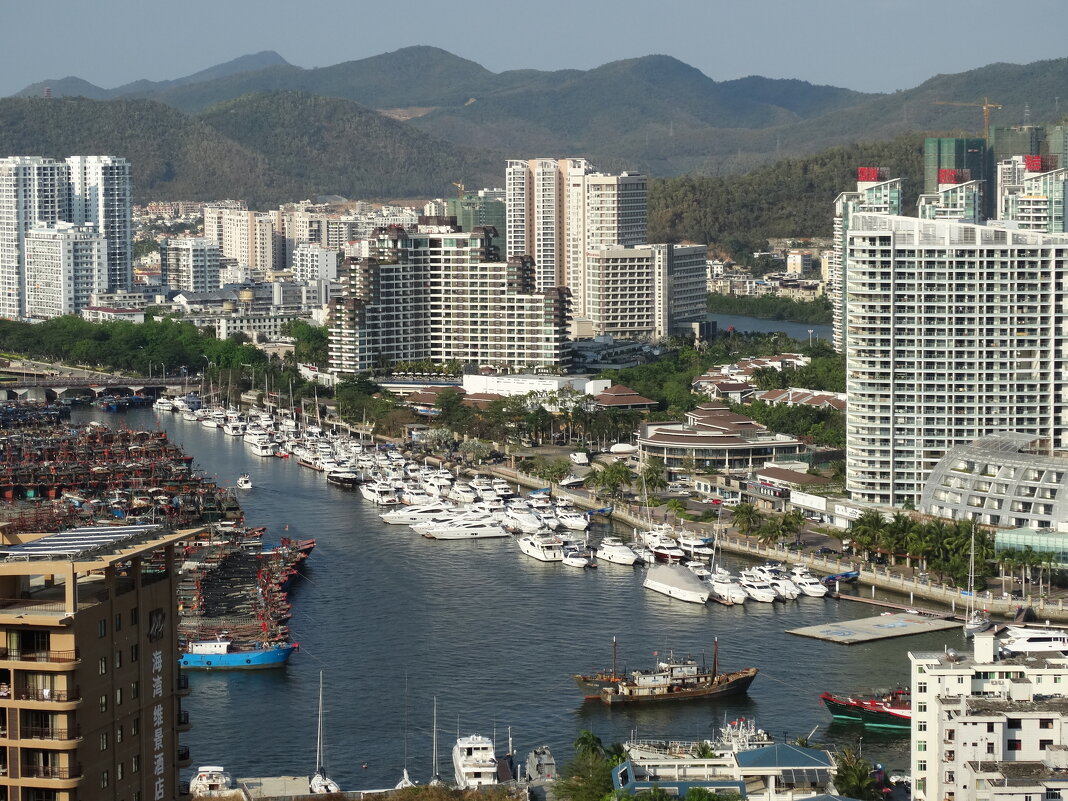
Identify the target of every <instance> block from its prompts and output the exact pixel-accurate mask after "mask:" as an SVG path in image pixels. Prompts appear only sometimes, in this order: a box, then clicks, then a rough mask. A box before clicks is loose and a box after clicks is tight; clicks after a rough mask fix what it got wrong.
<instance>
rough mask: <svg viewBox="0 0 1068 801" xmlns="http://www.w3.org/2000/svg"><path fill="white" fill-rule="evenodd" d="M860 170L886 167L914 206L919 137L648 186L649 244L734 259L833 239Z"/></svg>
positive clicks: (917, 187)
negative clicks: (707, 249)
mask: <svg viewBox="0 0 1068 801" xmlns="http://www.w3.org/2000/svg"><path fill="white" fill-rule="evenodd" d="M857 167H885V168H887V172H888V174H889V177H891V178H902V179H904V188H903V194H904V197H905V199H906V202H907V203H909V204H912V206H914V205H915V201H916V196H917V195H918V194H919V193H920V192H921V191H922V190H923V137H922V136H921V135H918V134H914V135H909V136H901V137H899V138H897V139H894V140H892V141H889V142H873V143H869V144H863V145H850V146H848V147H836V148H833V149H831V150H827V151H825V152H823V153H819V154H817V155H814V156H809V157H807V158H791V159H785V160H783V161H780V162H778V163H776V164H773V165H771V166H769V167H762V168H760V169H757V170H754V171H752V172H750V173H747V174H745V175H732V176H726V177H722V178H707V177H702V176H694V175H686V176H680V177H678V178H664V179H661V180H657V181H652V182H650V184H649V237H650V241H652V242H678V241H682V240H686V241H691V242H698V243H701V244H709V245H717V246H719V247H720V248H721V249H722V250H723V251H724V252H726V253H730V254H737V253H741V252H746V251H749V252H751V251H753V250H763V249H764V244H765V243H764V240H766V239H768V238H770V237H775V238H777V237H815V236H824V237H825V236H830V234H831V225H832V218H833V215H834V208H833V204H834V199H835V198H836V197H837V196H838V195H839V193H841V192H846V191H851V190H853V189H855V188H856V181H857V178H856V174H857V173H856V170H857ZM904 211H905V213H908V212H909V211H910V209H909V208H908V207H906V209H904Z"/></svg>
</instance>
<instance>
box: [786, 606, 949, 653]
mask: <svg viewBox="0 0 1068 801" xmlns="http://www.w3.org/2000/svg"><path fill="white" fill-rule="evenodd" d="M960 625H961V624H960V623H959V622H957V621H956V620H951V619H949V618H948V617H945V616H943V617H931V616H929V615H924V614H920V613H919V612H898V613H896V614H886V615H879V616H878V617H866V618H859V619H857V620H850V621H849V622H848V623H842V622H838V623H821V624H820V625H817V626H802V627H801V628H797V629H787V630H786V633H787V634H796V635H798V636H799V637H812V638H814V639H817V640H826V641H827V642H834V643H838V644H839V645H856V644H857V643H866V642H871V641H872V640H888V639H891V638H893V637H908V636H910V635H912V634H927V633H930V632H932V631H943V630H945V629H956V628H960Z"/></svg>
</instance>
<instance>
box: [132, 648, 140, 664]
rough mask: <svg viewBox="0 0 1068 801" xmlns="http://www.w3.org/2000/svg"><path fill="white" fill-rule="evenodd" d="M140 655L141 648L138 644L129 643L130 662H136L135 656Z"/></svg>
mask: <svg viewBox="0 0 1068 801" xmlns="http://www.w3.org/2000/svg"><path fill="white" fill-rule="evenodd" d="M140 655H141V650H140V649H139V648H138V646H137V645H131V646H130V661H131V662H136V661H137V658H138V657H139V656H140Z"/></svg>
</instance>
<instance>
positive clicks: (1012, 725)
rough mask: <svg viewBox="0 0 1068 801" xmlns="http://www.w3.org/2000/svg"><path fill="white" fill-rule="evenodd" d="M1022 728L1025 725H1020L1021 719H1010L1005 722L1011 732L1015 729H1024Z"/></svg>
mask: <svg viewBox="0 0 1068 801" xmlns="http://www.w3.org/2000/svg"><path fill="white" fill-rule="evenodd" d="M1022 726H1023V724H1021V723H1020V719H1019V718H1008V719H1007V720H1006V721H1005V727H1006V728H1007V729H1009V730H1010V731H1011V730H1013V729H1016V730H1019V729H1020V728H1022Z"/></svg>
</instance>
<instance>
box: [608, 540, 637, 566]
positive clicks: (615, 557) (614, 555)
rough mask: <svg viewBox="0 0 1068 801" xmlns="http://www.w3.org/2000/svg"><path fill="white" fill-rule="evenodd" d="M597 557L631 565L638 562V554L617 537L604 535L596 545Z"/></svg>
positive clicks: (618, 563)
mask: <svg viewBox="0 0 1068 801" xmlns="http://www.w3.org/2000/svg"><path fill="white" fill-rule="evenodd" d="M597 558H598V559H603V560H604V561H605V562H612V563H614V564H617V565H633V564H635V563H636V562H640V561H642V560H641V557H639V556H638V554H636V553H635V552H634V551H633V550H631V548H630V547H629V546H627V545H626V544H624V542H623V540H621V539H620V538H619V537H605V538H604V539H603V540H601V544H600V545H598V546H597Z"/></svg>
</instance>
